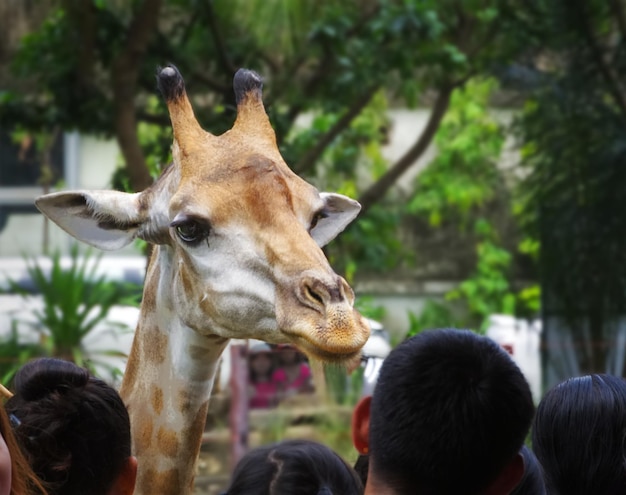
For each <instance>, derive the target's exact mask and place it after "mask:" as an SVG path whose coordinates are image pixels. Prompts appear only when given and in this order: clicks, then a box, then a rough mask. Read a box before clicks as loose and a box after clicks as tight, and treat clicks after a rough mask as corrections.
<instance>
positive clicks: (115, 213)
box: [35, 191, 144, 251]
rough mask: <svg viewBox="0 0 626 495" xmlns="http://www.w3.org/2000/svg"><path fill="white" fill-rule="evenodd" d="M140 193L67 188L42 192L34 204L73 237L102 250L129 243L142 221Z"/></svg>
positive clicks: (118, 247)
mask: <svg viewBox="0 0 626 495" xmlns="http://www.w3.org/2000/svg"><path fill="white" fill-rule="evenodd" d="M140 195H141V193H134V194H131V193H124V192H120V191H67V192H58V193H52V194H46V195H44V196H40V197H38V198H37V199H35V205H36V206H37V208H39V210H40V211H41V212H42V213H43V214H44V215H46V216H47V217H48V218H49V219H50V220H52V221H53V222H55V223H56V224H57V225H58V226H59V227H61V228H62V229H63V230H65V231H66V232H67V233H68V234H70V235H71V236H73V237H75V238H76V239H78V240H80V241H83V242H85V243H87V244H90V245H91V246H95V247H97V248H100V249H104V250H106V251H113V250H115V249H120V248H122V247H124V246H126V245H127V244H130V243H131V242H132V241H133V239H134V238H135V237H136V236H137V231H138V230H139V228H140V227H141V225H142V223H143V220H144V219H143V218H142V217H143V215H142V214H141V211H142V210H141V209H140V201H139V197H140Z"/></svg>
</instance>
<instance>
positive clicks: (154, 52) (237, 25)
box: [0, 0, 520, 274]
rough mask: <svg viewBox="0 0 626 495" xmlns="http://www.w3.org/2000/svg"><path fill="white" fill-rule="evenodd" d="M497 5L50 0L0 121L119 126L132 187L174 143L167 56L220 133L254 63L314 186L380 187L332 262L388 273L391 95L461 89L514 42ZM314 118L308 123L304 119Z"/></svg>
mask: <svg viewBox="0 0 626 495" xmlns="http://www.w3.org/2000/svg"><path fill="white" fill-rule="evenodd" d="M504 3H508V1H507V2H503V1H502V0H488V1H486V2H485V1H482V0H481V1H477V0H470V1H467V2H461V3H460V2H458V1H457V0H426V1H422V0H420V1H417V0H408V1H401V2H398V1H391V0H379V1H367V2H361V1H356V0H351V1H347V2H346V1H338V0H321V1H317V2H299V3H298V2H281V1H278V0H271V1H267V0H264V1H258V0H250V1H248V0H246V1H243V0H237V1H230V0H229V1H223V0H221V1H215V2H198V1H196V0H166V1H163V2H157V1H155V0H142V1H138V2H130V3H128V2H102V1H101V0H87V1H85V2H77V3H72V2H70V3H68V2H60V1H59V2H58V3H57V2H52V3H51V5H52V6H53V7H52V9H51V11H50V14H49V16H48V18H47V19H46V21H45V22H44V23H43V24H42V25H41V26H39V27H38V28H37V29H35V30H33V31H32V32H30V33H28V34H27V35H26V36H25V37H24V38H23V40H22V43H21V46H20V48H19V50H17V52H16V53H15V54H14V56H13V57H12V60H13V62H12V64H11V67H10V68H11V71H12V75H13V76H12V77H13V78H14V79H13V80H12V83H13V84H11V85H10V86H9V88H8V89H7V90H5V91H3V92H2V95H1V96H0V120H2V121H3V122H14V123H16V124H18V125H20V126H22V127H23V128H24V129H27V130H29V131H31V132H35V131H40V130H42V129H43V130H45V129H50V128H51V127H52V126H60V127H61V128H63V129H78V130H80V131H82V132H89V133H94V134H101V135H107V136H115V137H116V138H117V140H118V142H119V143H120V145H121V150H122V154H123V159H124V167H125V169H126V173H125V174H118V177H116V180H115V184H116V187H120V188H124V189H129V188H130V189H133V190H139V189H143V188H144V187H146V186H147V185H148V184H149V182H150V181H151V180H152V179H151V177H152V176H154V174H155V171H156V170H158V169H159V168H160V167H161V166H162V164H163V163H165V162H164V160H166V159H167V156H168V148H169V144H170V143H169V140H168V139H167V137H168V134H167V133H168V131H167V129H168V128H169V118H168V116H167V113H166V109H165V105H164V104H163V102H162V101H161V100H160V99H159V98H155V83H154V76H153V74H154V68H155V67H156V66H158V65H162V64H164V63H166V62H168V61H171V62H174V63H175V64H176V65H177V66H178V67H179V68H180V70H181V72H182V73H183V74H184V75H185V79H186V84H187V86H188V88H189V93H190V95H192V98H193V100H194V101H193V103H194V109H195V111H196V114H197V116H198V118H199V120H200V121H201V122H202V123H203V125H204V127H205V128H207V129H210V130H211V131H212V132H214V133H216V134H219V133H221V132H223V131H224V130H226V129H228V128H229V127H230V126H231V125H232V122H233V118H234V95H233V92H232V84H231V81H232V75H233V73H234V71H235V70H236V68H238V67H250V68H253V69H255V70H257V71H258V72H259V73H261V74H262V75H263V76H264V77H265V78H266V80H267V81H268V84H267V85H266V94H265V101H266V107H267V109H268V112H269V114H270V117H271V121H272V123H273V125H274V126H275V129H276V132H277V140H278V143H279V146H280V148H281V152H282V153H283V155H284V156H285V158H286V160H287V162H288V163H289V164H290V165H291V166H292V167H293V168H294V170H296V171H297V172H298V173H300V174H303V175H305V176H306V177H308V178H310V179H311V180H312V181H313V182H314V183H316V185H319V186H320V188H329V189H331V190H335V191H337V190H338V191H342V192H347V193H349V194H350V195H351V196H353V197H356V198H359V197H360V196H361V195H362V194H363V192H364V190H368V191H370V190H374V191H375V193H376V194H375V196H376V203H377V204H379V205H381V208H378V210H377V211H372V212H371V213H370V212H369V211H368V212H367V213H366V214H365V215H363V216H362V217H361V221H360V222H357V223H356V224H355V225H354V226H353V227H352V228H351V229H350V230H349V231H348V232H347V233H346V236H345V241H344V242H343V244H337V245H335V244H334V245H333V246H331V248H330V252H329V254H330V255H331V257H332V258H333V259H334V260H336V262H337V263H338V267H339V270H340V271H345V272H346V273H347V274H353V273H354V272H355V271H356V269H357V268H358V267H359V266H361V265H362V266H363V268H364V269H378V270H385V269H389V268H390V267H394V266H396V265H397V264H398V263H399V262H403V261H406V256H405V254H406V253H404V252H402V247H403V246H402V244H400V243H399V242H398V241H397V237H398V236H397V226H398V222H399V218H400V217H401V212H400V211H397V210H394V209H393V208H390V207H389V203H385V202H384V198H385V196H386V193H387V192H388V190H389V188H390V187H391V186H392V185H393V183H394V182H395V181H391V182H389V183H384V184H383V182H382V181H381V179H382V178H383V177H384V175H385V172H386V170H392V169H394V167H395V166H396V165H397V164H394V163H392V164H387V163H385V160H383V158H382V152H381V150H382V145H383V144H384V141H385V138H386V132H387V130H388V125H387V123H386V121H385V117H384V110H385V109H386V106H387V99H388V98H392V99H393V101H394V104H396V105H404V106H410V107H414V106H416V105H417V104H418V103H419V102H420V97H421V96H422V94H424V93H425V92H426V91H429V90H430V91H434V92H438V91H442V90H443V89H444V88H445V89H446V90H447V89H448V88H450V87H454V86H458V85H460V84H462V83H463V82H464V81H466V80H467V79H468V78H470V77H472V76H473V75H474V74H479V73H482V72H485V71H490V70H491V68H492V67H494V66H496V65H497V64H499V63H500V62H501V61H505V60H507V59H508V58H509V57H510V56H511V55H512V54H514V53H516V51H518V50H519V48H520V46H518V45H516V43H512V42H511V41H510V39H509V37H508V36H507V32H506V26H505V24H504V23H503V22H502V20H501V19H499V13H500V11H501V9H503V6H504ZM165 20H166V21H165ZM265 20H271V22H269V21H268V22H265ZM409 46H410V47H411V49H407V47H409ZM422 101H425V100H422ZM309 115H314V121H313V123H312V125H311V126H308V127H307V128H302V126H300V124H299V123H300V122H301V121H302V117H303V116H309ZM135 120H136V121H137V122H138V123H139V125H138V126H135V127H133V126H132V125H129V123H132V122H134V121H135ZM146 125H148V126H154V127H151V128H150V129H146V127H145V126H146ZM159 129H160V130H159ZM163 129H165V131H163V132H161V131H162V130H163ZM419 138H420V136H419V135H418V134H417V133H416V136H415V140H416V141H417V140H418V139H419ZM414 161H415V160H409V161H408V162H409V166H411V164H412V163H413V162H414ZM357 167H358V170H359V173H358V174H356V173H355V171H356V170H357ZM378 186H379V187H378ZM369 206H370V205H369V204H368V205H367V209H368V210H369Z"/></svg>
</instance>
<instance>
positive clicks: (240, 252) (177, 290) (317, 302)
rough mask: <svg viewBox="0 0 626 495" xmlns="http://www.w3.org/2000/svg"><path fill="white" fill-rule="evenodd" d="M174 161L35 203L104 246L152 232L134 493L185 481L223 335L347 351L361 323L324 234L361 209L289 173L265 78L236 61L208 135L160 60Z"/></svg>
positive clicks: (139, 362) (364, 329)
mask: <svg viewBox="0 0 626 495" xmlns="http://www.w3.org/2000/svg"><path fill="white" fill-rule="evenodd" d="M157 82H158V86H159V89H160V90H161V93H162V94H163V97H164V98H165V100H166V103H167V106H168V111H169V114H170V119H171V121H172V128H173V133H174V142H173V145H172V155H173V163H172V164H171V165H170V166H169V167H168V168H167V169H166V170H165V171H164V172H163V173H162V174H161V176H160V177H159V179H158V180H157V181H156V182H155V183H154V184H153V185H152V186H151V187H149V188H148V189H146V190H145V191H142V192H139V193H132V194H131V193H123V192H119V191H86V190H81V191H64V192H58V193H52V194H48V195H45V196H41V197H39V198H37V200H36V205H37V207H38V208H39V209H40V210H41V211H42V212H43V213H44V214H45V215H47V216H48V217H49V218H50V219H52V220H53V221H54V222H55V223H57V224H58V225H59V226H60V227H61V228H62V229H64V230H65V231H66V232H68V233H69V234H70V235H72V236H74V237H75V238H77V239H79V240H81V241H84V242H86V243H87V244H90V245H92V246H96V247H98V248H101V249H105V250H112V249H119V248H121V247H123V246H125V245H127V244H129V243H130V242H132V241H133V240H134V239H136V238H139V239H143V240H145V241H148V242H150V243H153V244H154V245H155V248H154V250H153V254H152V257H151V260H150V263H149V266H148V270H147V272H146V279H145V283H144V294H143V299H142V305H141V312H140V317H139V323H138V325H137V329H136V332H135V338H134V341H133V346H132V349H131V352H130V355H129V359H128V365H127V370H126V373H125V376H124V379H123V383H122V389H121V394H122V396H123V397H124V399H125V401H126V403H127V405H128V409H129V413H130V416H131V425H132V435H133V450H134V453H135V455H136V456H137V458H138V461H139V475H138V483H137V491H136V493H138V494H153V493H159V494H163V495H166V494H177V495H178V494H181V493H190V492H191V490H192V485H193V473H194V464H195V460H196V457H197V454H198V451H199V448H200V440H201V436H202V431H203V427H204V422H205V418H206V412H207V406H208V399H209V395H210V391H211V387H212V384H213V379H214V377H215V371H216V366H217V363H218V360H219V357H220V354H221V352H222V351H223V349H224V347H225V345H226V343H227V341H228V339H229V338H255V339H259V340H263V341H266V342H269V343H293V344H295V345H296V346H297V347H299V348H300V349H301V350H303V351H304V352H305V353H307V354H308V355H309V356H311V357H313V358H318V359H322V360H324V361H333V362H343V361H347V360H351V359H354V357H355V356H357V355H358V354H359V352H360V349H361V347H362V346H363V345H364V344H365V342H366V340H367V338H368V336H369V327H368V324H367V322H366V320H365V319H364V318H363V317H362V316H361V315H360V314H359V313H358V312H357V311H356V310H355V309H354V307H353V303H354V294H353V291H352V289H351V288H350V286H349V285H348V284H347V282H346V281H345V280H344V279H343V278H341V277H340V276H338V275H337V274H336V273H335V272H334V271H333V270H332V268H331V267H330V265H329V263H328V260H327V259H326V257H325V256H324V254H323V252H322V250H321V247H322V246H323V245H325V244H326V243H328V242H329V241H331V240H332V239H333V238H334V237H335V236H336V235H337V234H339V233H340V232H341V231H342V230H343V229H344V228H345V227H346V226H347V225H348V224H349V223H350V222H351V221H352V220H353V219H354V218H355V217H356V216H357V214H358V212H359V209H360V205H359V204H358V203H357V202H356V201H354V200H352V199H349V198H347V197H345V196H342V195H339V194H334V193H320V192H318V191H317V189H316V188H314V187H313V186H312V185H310V184H308V183H307V182H306V181H304V180H303V179H301V178H300V177H298V176H297V175H296V174H294V173H293V172H292V171H291V170H290V169H289V167H288V166H287V165H286V164H285V162H284V160H283V158H282V157H281V155H280V152H279V150H278V147H277V145H276V136H275V134H274V130H273V129H272V126H271V124H270V122H269V119H268V117H267V114H266V112H265V109H264V106H263V102H262V80H261V78H260V77H259V76H258V75H257V74H256V73H254V72H252V71H249V70H245V69H240V70H239V71H238V72H237V74H235V77H234V81H233V86H234V90H235V96H236V102H237V118H236V120H235V123H234V125H233V127H232V129H230V130H229V131H227V132H225V133H224V134H222V135H219V136H216V135H213V134H211V133H209V132H206V131H205V130H203V129H202V127H201V126H200V124H199V123H198V122H197V120H196V118H195V116H194V113H193V109H192V106H191V103H190V101H189V99H188V97H187V94H186V90H185V85H184V81H183V78H182V76H181V75H180V73H179V71H178V70H177V69H176V68H175V67H173V66H167V67H165V68H162V69H160V70H159V72H158V74H157Z"/></svg>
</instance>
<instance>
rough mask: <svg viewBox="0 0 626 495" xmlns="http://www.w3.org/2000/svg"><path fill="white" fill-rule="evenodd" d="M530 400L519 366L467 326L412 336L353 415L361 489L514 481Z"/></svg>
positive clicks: (480, 494)
mask: <svg viewBox="0 0 626 495" xmlns="http://www.w3.org/2000/svg"><path fill="white" fill-rule="evenodd" d="M533 413H534V405H533V401H532V396H531V393H530V388H529V386H528V383H527V382H526V380H525V379H524V376H523V375H522V372H521V371H520V370H519V368H518V367H517V366H516V364H515V363H514V362H513V361H512V360H511V358H510V357H509V355H508V354H507V353H506V352H505V351H504V350H502V349H501V348H500V346H498V344H496V343H495V342H494V341H492V340H491V339H489V338H487V337H483V336H480V335H477V334H475V333H473V332H470V331H467V330H455V329H440V330H430V331H425V332H422V333H420V334H418V335H417V336H415V337H412V338H410V339H408V340H406V341H405V342H403V343H401V344H400V345H399V346H397V347H396V348H395V349H394V350H392V351H391V353H390V354H389V356H388V357H387V359H385V362H384V363H383V365H382V368H381V370H380V375H379V377H378V382H377V384H376V388H375V389H374V394H373V396H371V397H367V398H364V399H363V400H362V401H361V402H360V403H359V404H358V405H357V407H356V409H355V411H354V417H353V431H352V433H353V439H354V444H355V447H356V448H357V450H358V451H359V453H360V454H369V470H368V477H367V484H366V487H365V493H366V494H367V495H374V494H376V495H405V494H406V495H409V494H411V495H412V494H420V495H453V494H454V495H457V494H460V493H462V494H464V495H500V494H508V493H509V492H510V491H511V490H512V489H513V488H514V487H515V486H516V485H517V484H518V483H519V481H520V479H521V478H522V475H523V472H524V463H523V460H522V457H521V455H520V448H521V447H522V445H523V443H524V438H525V436H526V434H527V432H528V429H529V427H530V423H531V421H532V417H533Z"/></svg>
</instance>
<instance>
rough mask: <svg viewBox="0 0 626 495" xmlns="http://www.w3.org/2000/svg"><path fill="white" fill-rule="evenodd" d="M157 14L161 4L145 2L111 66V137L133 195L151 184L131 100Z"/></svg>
mask: <svg viewBox="0 0 626 495" xmlns="http://www.w3.org/2000/svg"><path fill="white" fill-rule="evenodd" d="M160 10H161V0H145V1H144V2H143V3H142V4H141V6H140V7H139V8H138V10H137V11H136V12H135V15H134V17H133V19H132V21H131V23H130V25H129V27H128V37H127V40H126V44H125V45H124V47H123V48H122V49H121V51H120V53H119V54H118V55H117V57H116V58H115V60H114V61H113V64H112V65H111V82H112V86H113V101H114V109H113V112H114V126H115V135H116V137H117V141H118V144H119V146H120V150H121V151H122V155H123V156H124V161H125V162H126V169H127V171H128V176H129V179H130V184H131V186H132V188H133V190H135V191H142V190H144V189H145V188H146V187H148V186H149V185H150V184H152V177H151V176H150V172H149V170H148V165H147V164H146V159H145V156H144V153H143V150H142V149H141V144H140V143H139V136H138V135H137V116H136V110H135V101H134V99H135V93H136V92H137V81H138V78H139V68H140V67H141V60H142V58H143V56H144V55H145V53H146V50H147V48H148V44H149V42H150V39H151V38H152V36H153V35H154V33H155V32H156V28H157V23H158V19H159V12H160Z"/></svg>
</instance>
